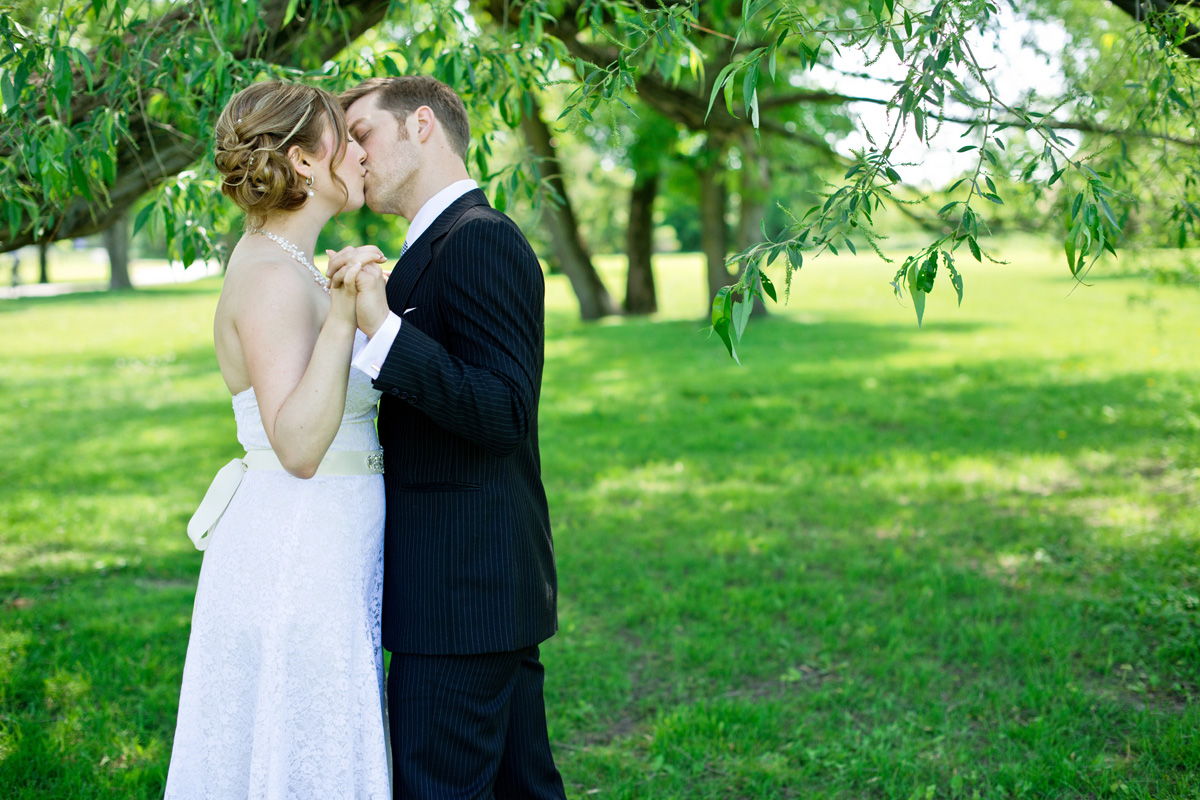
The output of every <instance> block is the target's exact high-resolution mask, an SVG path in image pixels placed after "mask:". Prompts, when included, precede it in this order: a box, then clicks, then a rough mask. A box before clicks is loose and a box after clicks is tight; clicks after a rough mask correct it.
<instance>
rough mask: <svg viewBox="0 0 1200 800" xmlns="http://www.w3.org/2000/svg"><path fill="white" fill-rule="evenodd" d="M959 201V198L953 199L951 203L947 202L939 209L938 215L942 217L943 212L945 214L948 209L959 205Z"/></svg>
mask: <svg viewBox="0 0 1200 800" xmlns="http://www.w3.org/2000/svg"><path fill="white" fill-rule="evenodd" d="M958 202H959V201H957V200H951V201H950V202H949V203H946V205H944V206H942V207H941V208H939V209H938V212H937V215H938V216H939V217H940V216H941V215H942V214H945V213H946V212H947V211H949V210H950V209H952V208H954V207H955V206H956V205H958Z"/></svg>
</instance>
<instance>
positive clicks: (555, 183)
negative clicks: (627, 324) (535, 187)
mask: <svg viewBox="0 0 1200 800" xmlns="http://www.w3.org/2000/svg"><path fill="white" fill-rule="evenodd" d="M529 100H530V103H531V106H532V109H531V111H530V113H528V114H526V115H525V116H523V117H522V118H521V132H522V133H524V134H525V141H526V142H528V143H529V147H530V148H531V149H532V150H533V153H534V155H535V156H537V159H538V162H537V164H536V165H535V167H534V174H536V175H537V176H538V177H539V178H541V179H543V180H545V181H546V183H548V184H549V185H550V188H551V189H552V190H553V191H554V192H556V193H557V194H558V196H559V197H560V198H561V199H562V205H555V204H554V203H553V202H551V201H550V200H549V199H547V200H545V201H543V203H542V224H543V225H545V226H546V229H547V230H549V231H550V242H551V247H553V248H554V257H555V258H556V259H557V260H558V265H559V267H561V268H562V271H563V272H564V273H566V275H567V279H568V280H569V281H570V282H571V288H572V289H573V290H574V291H575V296H576V297H577V298H578V299H579V316H580V317H581V318H582V319H585V320H589V319H599V318H600V317H604V316H608V315H610V314H616V313H617V306H616V304H615V303H614V302H613V299H612V297H611V296H610V295H609V293H608V290H607V289H605V288H604V283H603V282H602V281H601V280H600V275H599V274H598V273H597V272H596V268H595V267H594V266H592V257H591V255H589V254H588V251H587V248H586V247H585V246H584V244H583V239H582V237H580V235H579V223H578V222H576V220H575V211H574V210H573V209H572V208H571V198H570V197H568V196H567V187H566V185H565V184H564V183H563V171H562V166H561V165H560V164H559V163H558V154H557V153H556V152H555V150H554V143H553V142H552V141H551V139H552V136H551V133H550V128H549V127H548V126H547V125H546V123H545V121H544V120H543V119H542V109H541V107H540V106H538V104H537V101H536V100H534V99H533V98H532V97H530V98H529Z"/></svg>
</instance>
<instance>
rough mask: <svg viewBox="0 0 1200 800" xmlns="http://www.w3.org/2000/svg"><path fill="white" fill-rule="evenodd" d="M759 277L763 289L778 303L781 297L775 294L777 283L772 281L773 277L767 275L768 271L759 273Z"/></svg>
mask: <svg viewBox="0 0 1200 800" xmlns="http://www.w3.org/2000/svg"><path fill="white" fill-rule="evenodd" d="M758 279H759V280H760V281H762V288H763V291H764V292H766V293H767V296H768V297H770V298H771V300H772V301H773V302H776V303H778V302H779V298H778V297H776V296H775V284H773V283H771V279H770V278H768V277H767V276H766V273H763V272H760V273H758Z"/></svg>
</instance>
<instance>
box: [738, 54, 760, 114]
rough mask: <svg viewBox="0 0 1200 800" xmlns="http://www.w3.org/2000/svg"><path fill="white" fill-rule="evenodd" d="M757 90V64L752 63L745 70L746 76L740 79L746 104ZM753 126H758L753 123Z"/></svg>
mask: <svg viewBox="0 0 1200 800" xmlns="http://www.w3.org/2000/svg"><path fill="white" fill-rule="evenodd" d="M757 90H758V64H752V65H751V66H750V68H749V69H748V70H746V76H745V77H744V78H743V79H742V99H743V100H744V101H745V102H746V104H747V105H749V104H750V103H751V99H750V98H752V97H754V94H755V92H756V91H757ZM754 127H756V128H757V127H758V126H757V125H755V126H754Z"/></svg>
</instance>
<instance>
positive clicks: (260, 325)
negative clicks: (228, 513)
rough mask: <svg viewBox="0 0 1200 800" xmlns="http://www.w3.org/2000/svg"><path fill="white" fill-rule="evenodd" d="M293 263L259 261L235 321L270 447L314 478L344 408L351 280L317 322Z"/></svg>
mask: <svg viewBox="0 0 1200 800" xmlns="http://www.w3.org/2000/svg"><path fill="white" fill-rule="evenodd" d="M288 267H290V265H287V264H263V265H259V268H258V269H256V270H255V274H254V276H253V277H252V278H251V279H250V280H249V281H248V282H247V284H246V285H244V286H243V287H242V288H243V289H244V290H245V291H244V292H243V300H242V302H241V303H239V311H240V313H238V314H237V315H236V316H235V318H234V324H235V326H236V328H237V333H238V338H239V339H240V341H241V346H242V353H243V356H244V358H245V360H246V369H247V371H248V372H249V375H250V384H251V385H252V386H253V387H254V394H255V396H256V397H257V399H258V409H259V412H260V413H261V415H262V421H263V427H264V428H265V429H266V432H267V439H268V440H269V441H270V442H271V449H272V450H274V451H275V455H276V456H277V457H278V458H279V461H280V463H282V464H283V467H284V469H286V470H287V471H288V472H290V473H291V474H292V475H295V476H296V477H298V478H311V477H312V476H313V475H314V474H316V471H317V467H318V466H319V465H320V463H321V459H322V458H324V457H325V452H326V451H327V450H328V449H329V445H330V444H331V443H332V442H333V438H334V436H336V435H337V431H338V427H339V426H340V425H341V422H342V414H343V413H344V412H345V408H346V382H347V380H348V378H349V370H350V358H351V354H352V352H353V349H354V331H355V327H356V324H357V323H356V320H355V315H354V281H353V280H350V281H349V284H348V285H342V286H341V287H339V288H336V289H334V290H333V295H332V303H331V306H330V310H329V314H328V316H326V318H325V321H324V323H323V324H320V323H319V322H318V317H319V314H318V313H317V312H314V305H313V299H312V289H311V285H310V284H306V283H305V282H304V280H303V279H302V278H301V277H300V276H299V275H297V273H296V271H295V270H291V269H288ZM248 277H249V276H248Z"/></svg>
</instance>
